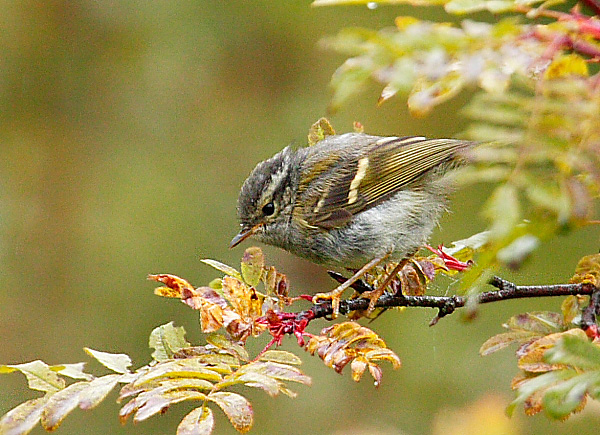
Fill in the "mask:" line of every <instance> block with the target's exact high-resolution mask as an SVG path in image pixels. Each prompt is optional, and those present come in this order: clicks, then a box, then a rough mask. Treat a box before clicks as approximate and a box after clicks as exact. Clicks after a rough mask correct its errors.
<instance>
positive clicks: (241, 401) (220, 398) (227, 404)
mask: <svg viewBox="0 0 600 435" xmlns="http://www.w3.org/2000/svg"><path fill="white" fill-rule="evenodd" d="M207 398H208V400H210V401H212V402H214V403H216V404H217V405H219V407H220V408H221V409H222V410H223V412H224V413H225V415H226V416H227V418H228V419H229V421H230V422H231V424H232V425H233V427H234V428H235V429H236V430H237V431H238V432H240V433H246V432H248V431H249V430H250V429H251V428H252V424H253V420H254V412H253V410H252V405H250V402H248V400H247V399H246V398H245V397H244V396H241V395H239V394H236V393H229V392H220V391H217V392H215V393H211V394H209V395H208V396H207Z"/></svg>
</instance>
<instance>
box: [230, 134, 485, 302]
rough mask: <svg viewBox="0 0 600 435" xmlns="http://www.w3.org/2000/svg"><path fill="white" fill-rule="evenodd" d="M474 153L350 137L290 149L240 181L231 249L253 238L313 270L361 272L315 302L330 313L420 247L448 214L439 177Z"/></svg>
mask: <svg viewBox="0 0 600 435" xmlns="http://www.w3.org/2000/svg"><path fill="white" fill-rule="evenodd" d="M474 144H475V143H474V142H469V141H464V140H457V139H427V138H425V137H419V136H411V137H380V136H371V135H367V134H364V133H347V134H342V135H330V136H326V137H325V138H324V139H323V140H321V141H320V142H318V143H316V144H314V145H312V146H308V147H304V148H300V149H297V150H293V149H292V148H291V147H289V146H288V147H286V148H284V149H283V150H282V151H280V152H279V153H277V154H275V155H274V156H273V157H271V158H270V159H267V160H265V161H263V162H261V163H259V164H258V165H257V166H256V167H255V168H254V170H253V171H252V172H251V173H250V175H249V176H248V178H247V179H246V181H245V182H244V184H243V186H242V188H241V191H240V194H239V198H238V203H237V214H238V218H239V220H240V225H241V230H240V232H239V233H238V234H237V235H236V236H235V237H234V238H233V240H232V241H231V244H230V247H234V246H236V245H238V244H239V243H241V242H242V241H243V240H245V239H247V238H248V237H250V236H253V237H254V238H255V239H257V240H259V241H261V242H264V243H267V244H270V245H273V246H277V247H280V248H283V249H285V250H286V251H289V252H291V253H293V254H295V255H297V256H299V257H302V258H305V259H307V260H310V261H312V262H314V263H318V264H323V265H326V266H338V267H340V266H341V267H345V268H348V269H355V270H356V269H358V271H357V272H356V273H355V274H354V276H353V277H352V278H350V279H349V280H348V281H346V282H345V283H344V284H342V285H340V286H339V287H337V288H336V289H335V290H333V291H332V292H329V293H319V294H317V295H316V296H315V298H314V301H315V302H317V301H321V300H323V299H331V300H332V304H333V307H334V314H337V312H338V309H339V301H340V297H341V294H342V292H343V291H344V290H345V289H346V288H348V287H350V286H351V285H352V284H353V283H354V282H356V281H357V280H358V279H360V278H361V277H362V276H363V275H364V274H365V273H366V272H368V271H369V270H371V269H373V268H374V267H375V266H377V265H379V264H381V263H384V262H390V261H399V260H403V259H406V258H407V257H409V256H410V255H412V254H413V253H414V252H416V251H417V250H418V249H419V248H421V247H422V246H423V245H424V244H426V242H427V240H428V238H429V237H430V235H431V233H432V231H433V229H434V227H435V226H436V225H437V223H438V220H439V218H440V216H441V214H442V213H443V211H444V210H445V209H446V198H447V195H448V192H449V191H451V183H450V182H449V180H448V177H447V176H446V175H447V174H448V172H449V171H450V170H451V169H453V168H455V167H457V166H459V165H461V163H462V162H463V161H464V160H465V159H464V151H465V150H467V149H468V148H470V147H471V146H472V145H474ZM398 270H399V269H398ZM398 270H396V271H395V272H394V273H396V272H397V271H398ZM386 285H387V282H386ZM382 290H383V289H380V291H379V293H381V292H382Z"/></svg>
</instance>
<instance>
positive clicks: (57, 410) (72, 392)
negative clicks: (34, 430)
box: [41, 381, 88, 431]
mask: <svg viewBox="0 0 600 435" xmlns="http://www.w3.org/2000/svg"><path fill="white" fill-rule="evenodd" d="M87 387H88V382H87V381H81V382H76V383H74V384H71V385H69V386H68V387H66V388H63V389H62V390H60V391H59V392H57V393H55V394H53V395H52V396H51V397H50V398H49V399H48V402H47V403H46V406H45V407H44V411H43V412H42V418H41V423H42V427H43V428H44V429H46V430H47V431H53V430H55V429H56V428H58V426H60V424H61V423H62V421H63V420H64V419H65V417H66V416H67V415H68V414H69V413H70V412H71V411H72V410H74V409H75V408H76V407H77V405H79V398H80V393H81V392H82V391H84V390H85V389H86V388H87Z"/></svg>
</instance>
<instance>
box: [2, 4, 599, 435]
mask: <svg viewBox="0 0 600 435" xmlns="http://www.w3.org/2000/svg"><path fill="white" fill-rule="evenodd" d="M1 3H2V7H1V10H2V13H1V14H0V138H1V139H0V170H1V176H0V331H1V335H0V362H1V363H20V362H26V361H31V360H35V359H42V360H44V361H45V362H47V363H49V364H58V363H65V362H78V361H88V362H89V364H88V368H89V369H95V370H96V373H103V368H102V367H101V366H99V365H97V364H96V363H94V362H93V361H91V360H90V359H89V358H88V357H87V356H86V355H85V354H84V352H83V350H82V348H83V347H84V346H88V347H91V348H94V349H99V350H104V351H109V352H125V353H128V354H130V355H131V356H132V358H133V359H134V361H135V364H136V366H140V365H143V364H145V363H147V362H148V361H149V358H150V357H149V354H150V351H149V349H148V346H147V337H148V335H149V333H150V332H151V330H152V329H153V328H154V327H156V326H158V325H160V324H163V323H167V322H169V321H171V320H174V321H175V323H176V324H177V325H182V326H184V327H185V328H186V329H187V331H188V339H189V340H190V341H192V342H195V343H201V340H202V336H201V334H200V333H199V318H198V315H197V313H194V312H192V311H191V310H189V309H187V308H186V307H185V306H183V305H182V304H180V303H179V302H177V301H174V300H166V299H162V298H159V297H156V296H154V295H153V294H152V290H153V288H154V284H153V283H151V282H147V281H146V280H145V279H146V275H147V274H149V273H161V272H164V273H173V274H177V275H180V276H182V277H185V278H187V279H188V280H190V281H191V282H193V283H194V284H196V285H201V284H205V283H207V282H209V281H210V280H212V279H213V278H215V277H216V276H217V274H216V273H215V271H213V270H212V269H210V268H209V267H207V266H205V265H203V264H201V263H200V261H199V259H200V258H205V257H211V258H215V259H219V260H220V261H223V262H226V263H230V264H233V265H235V264H237V263H238V261H239V258H240V257H241V254H242V252H243V248H238V249H235V250H229V249H228V243H229V241H230V240H231V237H232V236H233V235H234V234H235V233H236V231H237V228H238V227H237V222H236V217H235V203H236V199H237V193H238V189H239V187H240V185H241V183H242V181H243V179H244V178H245V176H246V175H247V174H248V173H249V171H250V170H251V169H252V168H253V166H254V164H255V163H256V162H258V161H259V160H262V159H264V158H266V157H268V156H270V155H272V154H273V153H275V152H276V151H278V150H279V149H281V148H282V147H283V146H285V145H287V144H289V143H296V144H300V145H302V144H304V143H305V140H306V133H307V131H308V128H309V126H310V125H311V124H312V123H313V122H314V121H316V120H317V119H318V118H319V117H321V116H324V115H328V113H327V106H328V101H329V97H330V90H329V88H328V82H329V78H330V76H331V74H332V73H333V71H334V70H335V68H336V67H337V66H338V65H339V64H340V63H341V62H342V61H343V58H342V57H341V56H340V55H337V54H334V53H332V52H328V51H326V50H323V49H322V48H320V47H319V40H320V39H321V38H323V37H324V36H327V35H330V34H334V33H336V32H337V31H338V30H339V29H341V28H342V27H345V26H354V25H362V26H369V27H373V28H381V27H384V26H389V25H392V24H393V18H394V17H396V16H397V15H409V14H414V15H417V16H419V17H421V18H429V19H443V20H448V17H447V16H444V15H443V13H442V12H441V10H439V9H436V8H429V9H412V10H411V9H410V8H408V7H404V8H402V7H393V8H392V7H378V8H376V9H374V10H370V9H368V8H365V7H339V8H311V7H310V2H309V1H308V0H306V1H289V2H273V1H270V0H255V1H251V2H248V1H240V0H237V1H234V0H231V1H226V2H223V1H210V0H194V1H189V0H188V1H179V2H171V1H164V0H159V1H153V2H134V1H126V0H122V1H84V0H79V1H60V0H58V1H49V2H43V1H28V0H24V1H2V2H1ZM488 18H489V17H488ZM378 91H379V89H378V87H377V86H376V85H372V86H371V87H367V88H366V89H365V90H364V92H363V93H362V94H361V95H359V96H357V97H355V98H354V99H352V100H351V101H350V102H349V104H347V105H346V106H344V107H343V108H342V109H341V110H340V111H338V112H337V113H335V114H329V117H330V119H331V121H332V123H333V125H334V126H335V127H336V129H337V130H338V131H340V132H344V131H350V130H351V129H352V122H353V121H355V120H356V121H360V122H362V123H363V124H364V125H365V126H366V131H367V132H369V133H376V134H382V135H395V134H402V135H410V134H419V135H429V136H448V135H453V134H456V133H458V132H459V131H460V130H461V129H462V128H463V127H464V126H465V125H466V124H465V122H466V121H465V119H464V118H462V117H461V116H460V111H459V109H460V107H461V106H462V105H463V104H464V103H465V102H466V101H468V98H469V95H467V94H463V95H461V96H460V97H459V98H457V99H456V100H455V101H453V102H451V103H449V104H445V105H442V106H441V107H439V108H438V109H436V111H434V112H433V113H432V114H431V115H430V116H429V117H428V118H425V119H414V118H411V117H410V116H409V115H408V112H407V110H406V108H405V105H404V102H403V101H402V99H401V98H397V99H394V100H392V101H389V102H388V103H386V104H385V105H384V106H382V107H380V108H376V107H375V103H376V101H377V96H378ZM486 193H487V191H486V189H485V188H481V189H480V190H475V189H473V190H470V191H464V192H458V193H456V194H455V195H454V196H455V197H454V200H453V207H452V209H453V213H452V214H451V215H449V216H447V217H446V218H444V221H443V222H442V228H443V231H442V230H440V231H438V232H437V233H436V235H435V236H434V240H433V242H434V243H438V242H445V243H449V242H450V241H452V240H455V239H458V238H463V237H466V236H469V235H471V234H472V233H474V232H476V231H480V230H482V229H483V228H484V225H485V223H484V222H483V221H482V220H481V219H479V218H478V217H477V216H478V214H477V212H478V209H479V207H480V205H481V203H482V201H484V200H485V197H486ZM247 246H248V245H247ZM598 246H599V239H598V229H597V228H593V227H590V228H588V229H585V230H581V231H579V232H577V233H574V234H567V235H565V236H564V237H562V238H560V239H557V240H553V241H550V242H547V243H545V244H544V245H543V246H542V247H541V249H540V250H539V251H537V253H536V255H535V257H534V258H532V259H531V260H530V261H529V262H528V263H527V264H526V265H525V267H523V268H522V269H521V270H519V271H504V272H503V276H505V277H507V278H510V279H514V280H516V281H517V282H519V283H532V284H534V283H556V282H564V281H566V280H567V279H568V278H569V276H570V275H571V274H572V271H573V268H574V266H575V264H576V262H577V259H578V258H579V257H580V256H583V255H586V254H590V253H593V252H597V250H598ZM265 251H266V254H267V258H268V261H269V262H270V263H271V264H274V265H275V266H276V267H278V268H279V269H281V270H282V271H284V272H285V273H287V275H288V277H289V279H290V280H291V283H292V292H296V293H298V292H305V293H314V292H317V291H324V290H326V289H329V288H332V286H333V285H334V284H333V282H331V281H330V280H328V278H327V276H326V273H325V271H324V270H323V269H322V268H319V267H316V266H313V265H311V264H309V263H307V262H305V261H303V260H299V259H296V258H294V257H291V256H290V255H288V254H286V253H283V252H281V251H279V250H276V249H271V248H265ZM448 286H449V287H448ZM455 289H456V284H455V283H452V282H445V283H443V284H440V289H439V291H440V292H442V293H443V292H445V291H453V290H455ZM559 305H560V300H559V299H553V300H546V301H514V302H505V303H501V304H493V305H490V306H485V307H482V308H481V310H480V313H479V316H478V318H477V319H476V320H475V321H474V322H471V323H465V322H464V321H463V320H461V318H460V316H459V315H454V316H451V317H450V318H445V319H443V320H441V321H440V323H439V324H438V325H437V326H436V327H433V328H430V327H428V326H427V325H428V322H429V320H430V319H431V318H432V316H433V315H434V312H433V311H430V310H420V309H412V310H407V311H405V312H403V313H393V312H388V313H386V314H385V315H383V316H382V317H381V318H379V319H378V320H377V321H376V322H375V323H374V324H372V325H371V327H373V328H374V329H375V330H376V331H377V332H379V333H380V334H381V335H382V336H383V337H384V338H385V339H386V341H387V343H388V345H389V346H390V347H391V348H392V349H394V350H395V351H396V352H397V353H398V354H399V355H400V357H401V358H402V361H403V367H402V369H401V370H398V371H392V370H391V368H390V367H389V366H388V367H384V368H385V369H386V370H385V374H384V382H383V385H382V386H381V387H380V388H379V389H377V390H376V389H374V388H373V384H372V381H371V380H370V379H368V378H365V379H364V380H363V381H362V382H361V383H358V384H356V383H354V382H352V380H351V379H350V377H349V373H346V374H345V375H344V376H339V375H337V374H336V373H334V372H333V371H332V370H330V369H328V368H326V367H325V366H324V365H323V364H322V363H321V361H320V360H319V359H318V358H313V357H309V355H308V354H305V355H303V353H304V352H303V351H301V350H299V349H298V348H297V346H296V345H295V342H294V340H293V339H289V340H287V341H286V343H285V344H284V348H285V349H288V350H293V351H296V352H298V353H300V355H301V356H302V357H303V358H304V360H305V361H306V362H305V364H304V366H303V369H304V370H305V372H306V373H307V374H309V375H311V376H312V377H313V380H314V385H313V386H312V387H310V388H309V387H304V386H298V387H295V389H296V390H297V391H298V393H299V396H298V397H297V398H296V399H294V400H292V399H289V398H286V397H281V398H276V399H272V398H269V397H268V396H266V395H265V394H264V393H262V392H261V391H250V392H248V393H247V394H248V397H249V398H250V399H251V400H252V402H253V404H254V407H255V429H254V432H253V433H258V434H260V433H282V434H306V433H317V434H359V433H365V434H366V433H369V434H378V433H379V434H411V435H412V434H428V433H435V434H440V433H446V434H449V433H463V434H465V433H469V432H467V426H464V427H463V426H461V425H466V424H470V425H471V426H472V427H475V431H474V432H470V433H481V434H484V433H497V434H542V433H554V434H561V433H564V434H575V433H576V434H582V435H583V434H592V433H593V434H597V433H598V426H599V425H600V406H598V404H590V405H589V406H588V408H586V411H585V412H584V413H583V414H582V415H579V416H576V417H574V418H572V419H571V420H569V421H568V422H566V423H551V422H549V421H547V419H546V418H545V417H543V416H537V417H534V418H524V417H523V416H522V415H521V414H522V413H521V412H519V414H520V415H518V416H517V417H515V418H513V419H512V420H511V421H509V422H507V421H505V420H502V412H503V408H504V406H505V405H506V404H507V403H508V402H509V401H510V399H511V398H512V394H511V392H510V390H509V382H510V379H511V378H512V376H513V375H514V374H515V373H516V367H515V361H514V357H513V355H512V353H511V351H505V352H503V353H499V354H496V355H493V356H490V357H486V358H481V357H479V356H478V349H479V346H480V345H481V343H483V341H485V339H486V338H488V337H489V336H490V335H492V334H494V333H498V332H501V326H500V325H501V323H502V322H503V321H504V320H506V319H507V318H508V317H510V316H511V315H512V314H517V313H519V312H522V311H527V310H536V309H551V310H558V309H559ZM324 326H326V322H324V321H323V322H315V324H314V326H313V328H316V329H319V328H321V327H324ZM266 339H267V337H264V340H262V341H260V340H259V342H257V343H253V344H251V345H250V348H251V349H252V350H254V351H256V350H258V349H260V348H261V347H262V346H263V345H264V344H265V342H266ZM35 395H36V392H32V391H29V390H28V389H27V387H26V381H25V379H24V378H23V377H22V376H21V375H19V374H11V375H5V376H2V377H0V414H4V413H6V412H7V411H8V410H9V409H11V408H12V407H14V406H16V405H17V404H19V403H21V402H22V401H24V400H26V399H28V398H31V397H34V396H35ZM115 398H116V392H113V393H112V395H111V396H110V397H109V398H108V399H107V400H106V401H105V402H103V403H102V404H101V405H100V406H99V407H98V408H97V409H95V410H93V411H91V412H83V411H80V410H76V411H74V412H73V413H72V414H71V415H70V416H69V417H68V418H67V419H66V421H65V422H64V424H63V426H62V427H61V428H59V432H58V433H61V434H81V433H86V434H107V433H110V434H120V433H122V434H134V433H135V434H155V433H174V432H175V427H176V425H177V423H178V421H179V420H180V419H181V418H182V416H183V415H185V414H186V413H187V412H188V411H189V410H190V409H191V407H192V405H187V404H183V405H179V406H175V407H173V408H172V409H170V410H169V411H168V412H167V413H166V414H165V415H163V416H160V417H154V418H152V419H150V420H149V421H146V422H143V423H141V424H139V425H136V426H134V425H133V424H132V423H131V422H130V423H128V424H127V425H126V426H121V425H120V424H119V422H118V418H117V412H118V406H117V405H116V404H115V402H114V399H115ZM215 414H216V415H217V418H218V419H217V430H216V433H219V434H232V433H236V432H235V431H234V430H233V429H232V428H231V426H229V423H228V422H227V421H226V419H225V417H224V416H223V414H221V413H220V411H218V410H215ZM457 428H458V432H452V431H451V430H452V429H457ZM34 433H43V431H42V430H41V429H40V428H39V427H38V428H36V429H35V430H34Z"/></svg>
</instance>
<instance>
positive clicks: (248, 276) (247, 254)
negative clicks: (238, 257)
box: [241, 246, 265, 287]
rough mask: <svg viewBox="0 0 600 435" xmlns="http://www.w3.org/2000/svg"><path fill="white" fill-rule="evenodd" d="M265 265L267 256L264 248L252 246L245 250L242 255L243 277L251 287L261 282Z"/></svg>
mask: <svg viewBox="0 0 600 435" xmlns="http://www.w3.org/2000/svg"><path fill="white" fill-rule="evenodd" d="M264 267H265V256H264V255H263V253H262V250H261V249H260V248H258V247H256V246H251V247H250V248H248V249H246V250H245V251H244V255H243V256H242V264H241V270H242V277H243V279H244V282H245V283H246V284H248V285H249V286H250V287H256V285H258V283H259V282H260V279H261V277H262V275H263V270H264Z"/></svg>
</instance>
